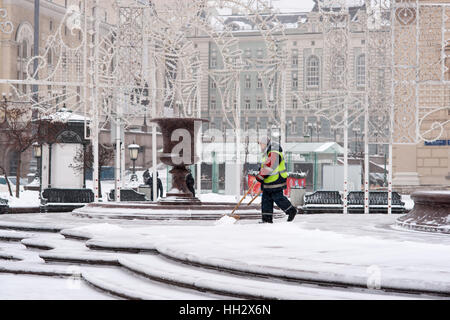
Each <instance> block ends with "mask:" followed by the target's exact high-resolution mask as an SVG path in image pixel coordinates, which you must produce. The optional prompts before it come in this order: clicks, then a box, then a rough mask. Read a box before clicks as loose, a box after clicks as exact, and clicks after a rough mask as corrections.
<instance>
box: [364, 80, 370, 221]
mask: <svg viewBox="0 0 450 320" xmlns="http://www.w3.org/2000/svg"><path fill="white" fill-rule="evenodd" d="M366 79H367V78H366ZM365 99H366V101H365V107H364V213H369V187H370V184H369V169H370V168H369V167H370V163H369V128H368V127H369V97H368V94H367V93H366V98H365Z"/></svg>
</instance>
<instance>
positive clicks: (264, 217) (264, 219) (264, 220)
mask: <svg viewBox="0 0 450 320" xmlns="http://www.w3.org/2000/svg"><path fill="white" fill-rule="evenodd" d="M261 223H273V215H271V214H263V215H262V222H261Z"/></svg>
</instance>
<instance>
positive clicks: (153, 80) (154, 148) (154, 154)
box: [144, 41, 169, 201]
mask: <svg viewBox="0 0 450 320" xmlns="http://www.w3.org/2000/svg"><path fill="white" fill-rule="evenodd" d="M144 47H145V48H146V51H147V52H148V42H147V41H145V43H144ZM154 50H155V47H154V43H153V42H152V43H151V52H152V55H151V61H150V63H151V70H150V73H151V85H149V90H150V91H151V92H152V119H155V118H156V115H157V113H156V63H155V51H154ZM156 126H157V124H156V123H155V122H152V167H153V170H152V175H153V185H152V189H153V190H152V192H153V200H154V201H156V199H157V194H158V190H157V181H158V180H157V169H156V166H157V165H158V159H157V153H158V145H157V139H156V133H157V132H156ZM167 191H169V190H166V192H167Z"/></svg>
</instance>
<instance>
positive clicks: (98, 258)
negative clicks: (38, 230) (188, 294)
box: [39, 250, 120, 266]
mask: <svg viewBox="0 0 450 320" xmlns="http://www.w3.org/2000/svg"><path fill="white" fill-rule="evenodd" d="M39 257H40V258H41V259H43V260H44V261H45V262H47V263H69V264H82V265H102V266H105V265H106V266H120V264H119V262H118V260H117V257H116V256H115V255H113V254H98V253H96V252H86V251H80V252H77V251H74V250H71V251H70V252H67V251H64V252H58V251H57V250H54V251H49V252H44V253H41V254H39Z"/></svg>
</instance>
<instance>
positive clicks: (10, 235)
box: [0, 230, 34, 242]
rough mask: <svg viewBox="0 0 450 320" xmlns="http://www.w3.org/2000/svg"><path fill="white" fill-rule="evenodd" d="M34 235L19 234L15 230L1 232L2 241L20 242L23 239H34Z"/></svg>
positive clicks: (0, 239) (0, 238)
mask: <svg viewBox="0 0 450 320" xmlns="http://www.w3.org/2000/svg"><path fill="white" fill-rule="evenodd" d="M33 236H34V234H32V233H27V232H19V231H15V230H0V241H12V242H19V241H21V240H23V239H26V238H30V237H33Z"/></svg>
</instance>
